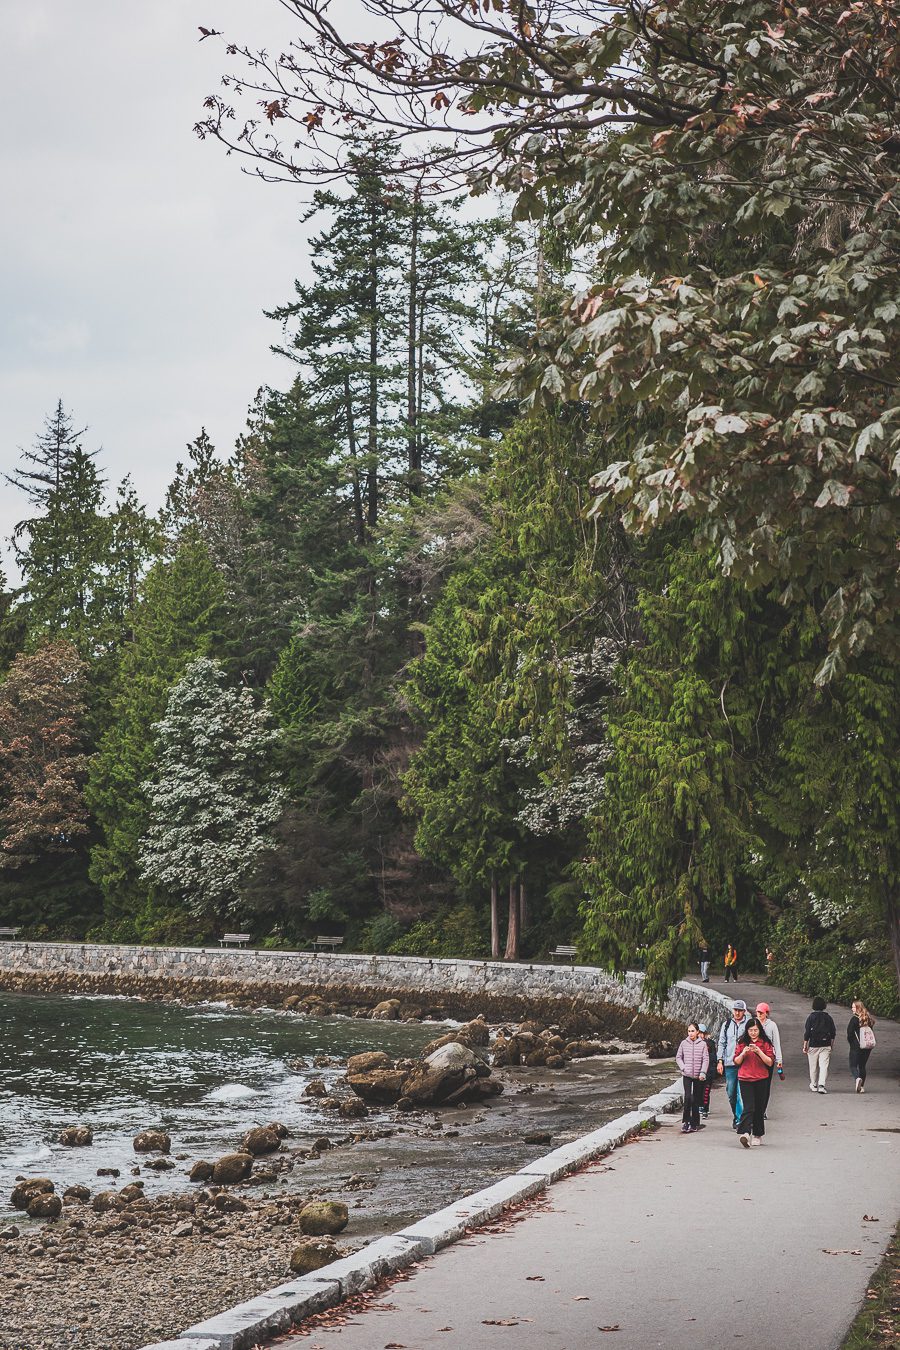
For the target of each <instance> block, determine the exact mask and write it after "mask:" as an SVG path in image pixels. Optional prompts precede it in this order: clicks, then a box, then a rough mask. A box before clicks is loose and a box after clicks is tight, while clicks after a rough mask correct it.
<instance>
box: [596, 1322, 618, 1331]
mask: <svg viewBox="0 0 900 1350" xmlns="http://www.w3.org/2000/svg"><path fill="white" fill-rule="evenodd" d="M597 1330H598V1331H621V1330H622V1328H621V1327H620V1326H619V1324H618V1322H613V1324H612V1326H611V1327H598V1328H597Z"/></svg>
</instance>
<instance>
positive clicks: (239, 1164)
mask: <svg viewBox="0 0 900 1350" xmlns="http://www.w3.org/2000/svg"><path fill="white" fill-rule="evenodd" d="M252 1170H253V1154H252V1153H226V1154H225V1156H224V1157H222V1158H219V1159H218V1161H216V1162H215V1163H213V1172H212V1179H213V1181H214V1182H215V1183H216V1185H217V1186H232V1185H234V1183H235V1182H237V1181H246V1180H247V1178H248V1177H249V1175H250V1173H251V1171H252Z"/></svg>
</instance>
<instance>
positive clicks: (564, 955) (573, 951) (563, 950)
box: [550, 943, 578, 966]
mask: <svg viewBox="0 0 900 1350" xmlns="http://www.w3.org/2000/svg"><path fill="white" fill-rule="evenodd" d="M577 955H578V949H577V948H576V947H570V946H567V945H566V944H565V943H560V944H559V946H557V947H555V948H554V950H553V951H552V952H551V953H550V960H551V961H552V962H553V963H554V964H555V963H556V958H557V957H559V958H560V960H561V961H571V962H572V965H573V966H574V964H575V957H576V956H577Z"/></svg>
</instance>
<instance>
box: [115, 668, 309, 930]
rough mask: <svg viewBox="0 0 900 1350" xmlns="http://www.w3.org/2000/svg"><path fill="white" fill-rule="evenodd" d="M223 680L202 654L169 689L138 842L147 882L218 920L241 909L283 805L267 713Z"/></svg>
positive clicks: (273, 736) (248, 694) (207, 917)
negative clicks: (155, 769) (147, 811)
mask: <svg viewBox="0 0 900 1350" xmlns="http://www.w3.org/2000/svg"><path fill="white" fill-rule="evenodd" d="M224 680H225V676H224V672H223V670H222V668H221V666H220V665H219V664H218V663H217V662H215V661H210V660H209V659H207V658H205V657H202V658H200V659H199V660H196V661H193V662H191V664H190V665H189V666H188V667H187V669H186V670H185V672H184V674H183V675H182V677H181V679H180V680H179V681H178V683H177V684H176V685H175V686H174V688H173V689H172V691H171V693H170V694H169V698H168V702H167V705H166V714H165V716H164V717H163V718H162V720H161V721H159V722H157V723H156V725H155V727H154V731H155V733H156V756H157V764H158V773H157V774H156V775H155V777H154V778H153V779H152V780H149V781H146V782H145V783H144V785H143V786H144V791H145V792H146V794H147V797H148V799H149V802H150V818H149V823H148V826H147V829H146V831H145V833H144V836H143V838H142V840H141V846H140V864H141V871H142V874H143V876H144V877H145V879H146V880H147V881H148V882H150V883H151V884H152V885H154V886H157V887H159V888H160V889H161V890H162V891H163V892H164V893H165V894H167V895H168V896H170V897H171V898H172V899H174V900H176V901H178V902H180V903H181V904H183V905H184V907H185V908H186V909H187V910H189V911H190V912H191V913H193V914H196V915H197V916H199V917H201V918H203V919H204V920H205V921H206V922H208V923H213V924H214V923H220V922H222V921H223V920H224V918H225V916H226V915H227V914H233V913H234V912H235V911H236V910H237V909H238V908H239V906H240V902H241V894H242V889H243V886H244V883H245V880H246V878H247V877H248V875H249V872H250V870H251V868H252V867H253V865H254V863H255V862H256V860H257V859H258V858H259V857H260V855H261V854H262V853H264V852H265V850H266V849H268V848H270V847H271V831H272V827H273V826H274V825H275V823H276V822H277V820H278V819H279V817H280V815H281V813H282V811H283V809H284V793H283V791H282V789H281V788H280V787H279V786H278V784H277V782H276V781H275V779H274V777H273V774H272V748H273V743H274V741H275V739H276V733H275V732H274V731H272V730H271V729H270V727H269V719H268V715H267V713H266V712H265V711H264V710H259V709H257V708H256V707H255V706H254V702H253V695H252V694H251V692H250V690H249V689H246V688H244V689H231V688H228V687H227V686H226V685H225V683H224Z"/></svg>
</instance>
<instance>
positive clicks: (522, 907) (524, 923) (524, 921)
mask: <svg viewBox="0 0 900 1350" xmlns="http://www.w3.org/2000/svg"><path fill="white" fill-rule="evenodd" d="M527 927H528V892H527V891H526V890H525V880H524V878H523V879H522V880H521V881H520V882H519V932H520V933H524V932H525V929H526V928H527Z"/></svg>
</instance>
